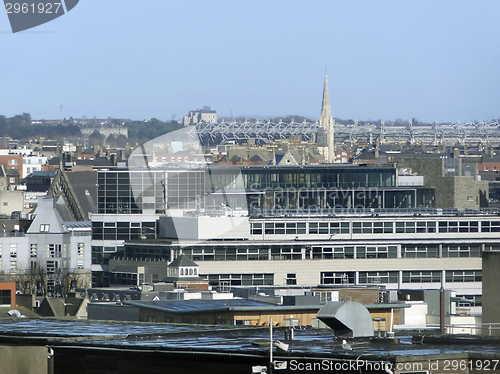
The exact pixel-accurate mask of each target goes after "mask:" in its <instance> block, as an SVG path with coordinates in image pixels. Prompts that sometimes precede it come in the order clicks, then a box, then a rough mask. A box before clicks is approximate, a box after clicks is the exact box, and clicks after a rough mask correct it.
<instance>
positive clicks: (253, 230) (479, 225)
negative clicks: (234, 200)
mask: <svg viewBox="0 0 500 374" xmlns="http://www.w3.org/2000/svg"><path fill="white" fill-rule="evenodd" d="M351 230H352V233H353V234H392V233H398V234H416V233H417V234H420V233H421V234H424V233H468V232H471V233H474V232H480V231H481V232H500V221H439V222H436V221H405V222H393V221H377V222H371V221H365V222H352V229H351V228H350V225H349V222H264V223H262V222H252V223H251V226H250V234H251V235H262V234H265V235H284V234H286V235H299V234H326V235H336V234H350V233H351Z"/></svg>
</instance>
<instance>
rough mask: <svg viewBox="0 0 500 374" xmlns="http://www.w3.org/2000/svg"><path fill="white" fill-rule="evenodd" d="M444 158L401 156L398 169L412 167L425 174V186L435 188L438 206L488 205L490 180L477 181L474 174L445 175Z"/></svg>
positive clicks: (464, 206)
mask: <svg viewBox="0 0 500 374" xmlns="http://www.w3.org/2000/svg"><path fill="white" fill-rule="evenodd" d="M443 167H444V164H443V159H427V158H415V159H413V158H401V159H400V160H399V161H398V169H401V168H410V169H411V170H412V172H413V173H417V174H418V175H423V176H424V187H429V188H435V189H436V190H435V191H436V192H435V203H436V208H469V209H479V208H480V207H487V201H488V191H489V187H488V181H477V179H475V178H474V177H473V176H470V177H469V176H460V177H444V176H443Z"/></svg>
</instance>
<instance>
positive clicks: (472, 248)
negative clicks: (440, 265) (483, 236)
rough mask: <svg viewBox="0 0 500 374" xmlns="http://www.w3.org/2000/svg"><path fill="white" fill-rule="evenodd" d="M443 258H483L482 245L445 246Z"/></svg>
mask: <svg viewBox="0 0 500 374" xmlns="http://www.w3.org/2000/svg"><path fill="white" fill-rule="evenodd" d="M443 257H481V245H479V244H471V245H466V244H461V245H443Z"/></svg>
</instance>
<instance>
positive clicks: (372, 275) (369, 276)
mask: <svg viewBox="0 0 500 374" xmlns="http://www.w3.org/2000/svg"><path fill="white" fill-rule="evenodd" d="M381 283H398V272H397V271H360V272H359V284H381Z"/></svg>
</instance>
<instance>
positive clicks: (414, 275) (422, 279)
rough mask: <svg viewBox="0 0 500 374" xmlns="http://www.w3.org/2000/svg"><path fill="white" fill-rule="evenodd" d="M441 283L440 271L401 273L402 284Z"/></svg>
mask: <svg viewBox="0 0 500 374" xmlns="http://www.w3.org/2000/svg"><path fill="white" fill-rule="evenodd" d="M431 282H441V272H440V271H403V283H431Z"/></svg>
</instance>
